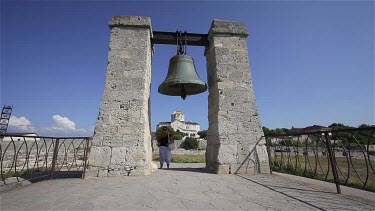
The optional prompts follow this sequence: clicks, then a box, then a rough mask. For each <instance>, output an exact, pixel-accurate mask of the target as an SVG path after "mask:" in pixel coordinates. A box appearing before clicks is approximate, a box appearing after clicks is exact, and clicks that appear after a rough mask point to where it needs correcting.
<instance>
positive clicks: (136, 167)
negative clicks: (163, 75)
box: [88, 16, 154, 176]
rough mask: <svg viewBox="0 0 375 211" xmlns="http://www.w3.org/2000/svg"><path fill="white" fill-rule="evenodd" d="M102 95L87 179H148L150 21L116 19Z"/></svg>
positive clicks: (132, 18) (134, 17)
mask: <svg viewBox="0 0 375 211" xmlns="http://www.w3.org/2000/svg"><path fill="white" fill-rule="evenodd" d="M109 26H110V27H111V37H110V44H109V46H110V51H109V53H108V66H107V74H106V81H105V87H104V93H103V96H102V100H101V103H100V109H99V116H98V119H97V122H96V127H95V134H94V137H93V147H92V150H91V153H90V155H89V167H88V175H90V176H92V175H93V176H116V175H147V174H150V173H151V172H152V171H153V170H154V168H153V167H152V165H151V163H152V161H151V157H152V149H151V135H150V121H149V115H150V104H149V98H150V83H151V57H152V51H151V41H150V37H152V30H151V21H150V18H148V17H141V16H114V17H113V18H112V21H111V22H110V23H109Z"/></svg>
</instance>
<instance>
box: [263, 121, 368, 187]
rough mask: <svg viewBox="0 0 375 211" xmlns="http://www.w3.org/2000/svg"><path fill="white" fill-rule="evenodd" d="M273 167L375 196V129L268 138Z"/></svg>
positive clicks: (273, 168) (271, 165)
mask: <svg viewBox="0 0 375 211" xmlns="http://www.w3.org/2000/svg"><path fill="white" fill-rule="evenodd" d="M266 141H267V150H268V153H269V158H270V159H269V160H270V167H271V172H272V170H274V171H277V172H283V173H288V174H294V175H299V176H304V177H309V178H314V179H319V180H324V181H329V182H334V183H335V184H336V188H337V193H341V189H340V185H345V186H351V187H355V188H359V189H364V190H368V191H372V192H375V171H374V169H375V127H368V128H355V129H344V130H325V131H317V132H311V133H300V134H288V135H283V136H271V135H266Z"/></svg>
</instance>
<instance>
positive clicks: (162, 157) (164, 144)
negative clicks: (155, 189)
mask: <svg viewBox="0 0 375 211" xmlns="http://www.w3.org/2000/svg"><path fill="white" fill-rule="evenodd" d="M173 142H174V138H173V136H172V135H171V134H169V132H168V128H167V127H165V126H164V127H163V129H162V134H161V136H160V137H159V138H158V144H159V162H160V168H159V169H161V168H163V164H164V162H166V163H167V168H169V164H170V163H171V159H172V153H171V150H170V149H168V144H169V143H173Z"/></svg>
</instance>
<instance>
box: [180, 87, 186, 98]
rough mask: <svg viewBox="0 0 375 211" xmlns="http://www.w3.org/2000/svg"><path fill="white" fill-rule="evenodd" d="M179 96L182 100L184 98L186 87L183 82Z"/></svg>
mask: <svg viewBox="0 0 375 211" xmlns="http://www.w3.org/2000/svg"><path fill="white" fill-rule="evenodd" d="M181 98H182V99H183V100H185V98H186V89H185V85H184V84H182V85H181Z"/></svg>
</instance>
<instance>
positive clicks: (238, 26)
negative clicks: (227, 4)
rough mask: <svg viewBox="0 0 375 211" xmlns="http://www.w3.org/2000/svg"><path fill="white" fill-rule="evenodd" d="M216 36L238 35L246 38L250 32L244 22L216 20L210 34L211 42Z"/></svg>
mask: <svg viewBox="0 0 375 211" xmlns="http://www.w3.org/2000/svg"><path fill="white" fill-rule="evenodd" d="M214 34H216V35H217V34H223V35H232V36H236V35H237V36H241V37H245V38H246V37H247V36H248V35H249V31H248V30H247V29H246V26H245V24H244V23H242V22H237V21H227V20H218V19H214V20H213V21H212V24H211V28H210V31H209V32H208V37H209V40H210V39H211V36H213V35H214Z"/></svg>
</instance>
